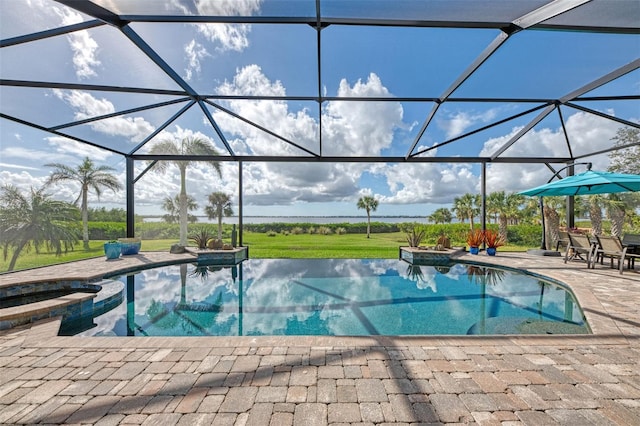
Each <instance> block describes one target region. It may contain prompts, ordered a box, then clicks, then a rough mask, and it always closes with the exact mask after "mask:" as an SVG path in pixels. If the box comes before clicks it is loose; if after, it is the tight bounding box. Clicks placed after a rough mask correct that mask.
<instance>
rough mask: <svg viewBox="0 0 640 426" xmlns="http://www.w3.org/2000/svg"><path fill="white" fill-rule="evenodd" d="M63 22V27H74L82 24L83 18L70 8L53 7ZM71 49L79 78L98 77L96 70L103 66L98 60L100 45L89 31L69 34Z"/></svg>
mask: <svg viewBox="0 0 640 426" xmlns="http://www.w3.org/2000/svg"><path fill="white" fill-rule="evenodd" d="M52 10H53V12H55V13H56V14H57V15H58V16H59V17H60V18H61V21H62V25H72V24H77V23H78V22H82V16H80V14H79V13H78V12H75V11H74V10H72V9H69V8H66V7H64V8H60V7H53V8H52ZM67 39H68V40H69V47H71V50H72V52H73V65H74V67H75V69H76V76H77V77H78V78H81V79H82V78H89V77H95V76H96V75H97V73H96V71H95V68H97V67H99V66H100V65H101V63H100V60H99V59H98V43H97V42H96V41H95V40H94V39H93V38H92V37H91V35H90V34H89V31H87V30H82V31H74V32H72V33H69V34H67Z"/></svg>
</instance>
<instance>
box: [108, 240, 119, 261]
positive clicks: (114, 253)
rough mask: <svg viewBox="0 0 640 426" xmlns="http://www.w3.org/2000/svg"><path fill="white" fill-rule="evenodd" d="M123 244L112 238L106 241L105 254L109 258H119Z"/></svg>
mask: <svg viewBox="0 0 640 426" xmlns="http://www.w3.org/2000/svg"><path fill="white" fill-rule="evenodd" d="M121 250H122V244H121V243H120V242H119V241H117V240H111V241H107V242H106V243H104V255H105V256H106V257H107V259H117V258H119V257H120V251H121Z"/></svg>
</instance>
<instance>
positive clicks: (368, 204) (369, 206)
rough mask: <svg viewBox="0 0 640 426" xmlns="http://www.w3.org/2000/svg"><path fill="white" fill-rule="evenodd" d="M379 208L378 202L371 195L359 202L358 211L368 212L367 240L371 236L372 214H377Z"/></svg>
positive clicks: (361, 198)
mask: <svg viewBox="0 0 640 426" xmlns="http://www.w3.org/2000/svg"><path fill="white" fill-rule="evenodd" d="M377 208H378V200H377V199H376V198H375V197H372V196H371V195H365V196H364V197H360V199H359V200H358V209H364V210H366V211H367V238H369V236H370V234H371V212H375V211H376V209H377Z"/></svg>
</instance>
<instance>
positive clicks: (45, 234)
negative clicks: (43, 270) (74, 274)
mask: <svg viewBox="0 0 640 426" xmlns="http://www.w3.org/2000/svg"><path fill="white" fill-rule="evenodd" d="M44 189H45V188H44V187H42V188H40V189H38V190H34V189H33V188H31V193H30V196H24V195H22V194H21V193H20V191H18V189H17V188H16V187H15V186H12V185H5V186H4V187H2V194H0V240H1V241H2V251H3V256H4V259H5V260H6V259H7V255H8V252H9V249H10V248H12V249H13V255H12V257H11V261H10V262H9V268H8V269H7V270H8V271H12V270H13V268H14V267H15V265H16V261H17V260H18V256H20V253H21V252H22V250H23V249H27V250H29V249H30V248H31V246H33V247H34V248H35V250H36V253H37V252H39V250H40V247H42V245H45V246H46V248H47V249H48V250H52V249H55V251H56V256H60V255H61V254H62V250H63V249H64V251H65V253H66V252H67V250H68V249H69V248H73V245H74V243H75V242H76V241H78V238H79V236H80V235H79V232H78V226H77V221H78V219H79V216H80V212H79V211H78V208H77V207H76V206H74V205H73V204H70V203H66V202H64V201H56V200H53V199H51V198H50V197H51V196H50V195H49V194H46V193H45V192H44Z"/></svg>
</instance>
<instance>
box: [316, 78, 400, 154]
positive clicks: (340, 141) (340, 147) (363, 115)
mask: <svg viewBox="0 0 640 426" xmlns="http://www.w3.org/2000/svg"><path fill="white" fill-rule="evenodd" d="M338 96H341V97H367V96H377V97H391V94H390V93H389V91H388V89H387V88H386V87H384V85H383V84H382V81H381V80H380V78H379V77H378V76H377V75H376V74H374V73H371V74H369V76H368V78H367V81H366V82H363V81H362V80H358V81H357V82H356V83H355V84H354V85H353V86H350V85H349V83H348V82H347V81H346V80H345V79H343V80H342V81H340V86H339V89H338ZM402 116H403V109H402V105H401V104H400V103H399V102H357V101H354V102H347V101H345V102H337V101H334V102H329V103H328V104H327V106H326V108H325V109H324V111H323V118H322V120H323V121H322V126H323V127H322V131H323V139H324V141H325V147H324V148H325V149H324V153H325V154H326V155H347V156H361V155H373V156H377V155H380V154H381V153H382V150H384V149H385V148H389V147H390V146H391V143H392V142H393V131H394V129H396V128H398V127H404V126H403V124H402Z"/></svg>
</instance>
